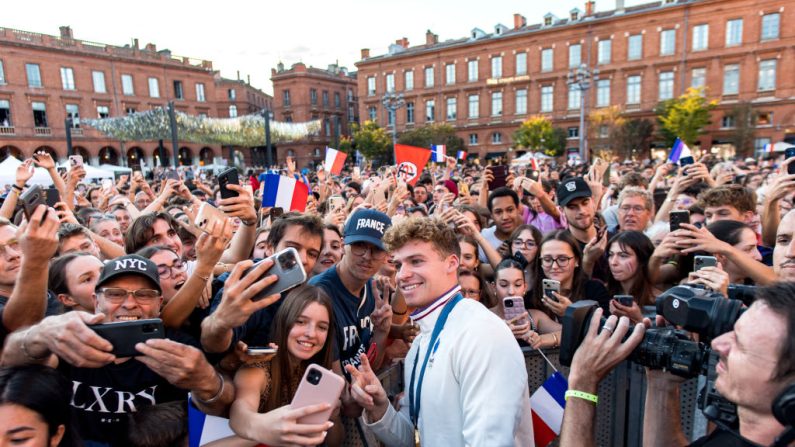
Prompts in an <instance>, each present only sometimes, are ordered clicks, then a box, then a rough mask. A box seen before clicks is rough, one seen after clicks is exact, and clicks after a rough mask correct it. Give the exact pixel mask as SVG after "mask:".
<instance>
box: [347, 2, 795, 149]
mask: <svg viewBox="0 0 795 447" xmlns="http://www.w3.org/2000/svg"><path fill="white" fill-rule="evenodd" d="M610 6H613V4H612V2H611V4H610ZM792 6H793V5H792V4H791V3H789V2H788V1H786V0H756V1H749V0H678V1H677V0H663V1H661V2H660V1H658V2H655V3H648V4H644V5H639V6H634V7H624V2H623V0H617V1H616V2H615V9H613V10H609V11H596V9H595V8H596V5H595V2H593V1H587V2H586V3H585V5H584V11H583V10H580V9H579V8H574V9H572V10H571V12H570V14H569V16H568V17H565V18H557V17H555V16H554V15H552V14H547V15H545V16H544V17H539V19H541V20H542V21H541V23H539V24H534V25H527V20H526V19H525V17H523V16H521V15H520V14H514V20H513V27H507V26H504V25H502V24H497V25H496V26H495V27H494V30H493V32H490V33H488V32H485V31H483V30H481V29H478V28H475V29H473V30H472V32H471V33H470V35H469V36H467V37H463V38H459V39H452V40H446V41H440V40H439V37H438V36H437V35H435V34H433V33H432V32H431V31H430V30H429V31H428V32H427V34H426V41H425V42H424V44H422V45H415V46H410V45H409V42H408V40H407V39H406V38H403V39H398V40H397V41H396V43H395V44H393V45H390V47H389V52H388V54H384V55H379V56H372V57H371V56H370V54H369V50H368V49H363V50H362V54H361V58H362V60H361V61H359V62H358V63H357V64H356V66H357V68H358V77H359V79H360V83H359V91H358V92H359V107H360V110H361V113H362V115H363V117H364V119H371V120H375V121H376V122H378V123H379V124H380V125H381V126H389V127H390V128H391V122H392V117H390V116H388V112H387V111H386V110H385V109H384V107H383V106H382V104H381V98H382V97H383V95H384V93H385V92H387V91H394V92H397V93H402V94H403V95H404V97H405V99H406V102H407V104H406V107H404V108H402V109H400V110H398V112H397V113H396V115H397V116H396V125H397V130H398V131H403V130H405V129H411V128H413V127H415V126H423V125H425V124H426V123H428V122H432V121H434V122H448V123H450V124H452V125H453V126H455V128H456V129H457V132H458V135H459V136H460V137H462V138H463V139H464V141H465V143H466V144H467V145H468V146H469V151H470V154H477V155H480V156H486V155H487V154H492V155H493V154H499V153H505V152H506V151H508V150H510V148H511V146H512V141H511V138H512V134H513V132H514V131H515V130H516V129H517V127H518V126H519V124H520V123H521V122H522V121H524V120H525V119H527V117H528V116H530V115H534V114H542V115H545V116H547V117H549V118H550V119H551V120H552V121H553V124H554V125H555V126H558V127H561V128H563V129H566V130H567V132H568V136H569V139H568V140H567V141H568V144H567V147H568V148H569V150H570V151H571V150H573V151H576V150H577V148H578V146H579V141H578V136H579V132H580V129H579V117H580V95H581V94H584V95H586V97H585V103H586V105H587V106H586V107H587V110H588V111H591V110H595V109H600V108H604V107H607V106H610V105H618V106H620V107H621V108H622V110H623V112H624V114H625V116H626V117H627V118H630V119H632V118H650V119H653V118H654V115H653V109H654V107H655V106H656V105H657V104H658V103H659V101H661V100H663V99H668V98H672V97H676V96H678V95H680V94H682V93H684V92H685V90H686V89H687V88H688V87H690V86H704V87H706V88H707V90H706V95H707V97H708V98H709V99H715V100H717V101H718V102H719V105H718V107H717V109H716V110H715V111H714V114H713V118H712V124H711V126H710V127H709V128H707V129H706V133H705V134H704V135H703V136H702V137H701V138H700V142H699V145H700V147H701V148H711V147H714V146H716V145H717V146H721V145H725V143H727V142H728V141H729V140H730V134H731V133H732V131H733V128H734V127H735V124H736V123H735V122H734V121H733V116H732V114H731V111H732V109H733V108H734V107H736V105H737V104H739V103H741V102H748V103H750V104H751V105H752V107H753V110H754V112H755V116H756V133H755V137H756V141H755V145H756V147H757V148H761V147H763V146H764V144H766V143H769V142H771V141H772V142H776V141H781V140H788V141H793V142H795V76H792V73H793V72H795V30H793V29H792V28H790V27H787V26H782V25H783V24H786V23H793V22H794V21H795V8H793V7H792ZM581 64H587V65H588V66H589V67H590V68H598V69H599V71H600V73H599V77H598V80H596V81H595V82H593V83H592V86H591V88H590V89H589V90H585V91H580V90H578V89H576V88H570V87H569V86H568V84H567V75H568V73H569V70H570V69H571V68H572V67H577V66H579V65H581Z"/></svg>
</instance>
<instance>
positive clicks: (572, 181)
mask: <svg viewBox="0 0 795 447" xmlns="http://www.w3.org/2000/svg"><path fill="white" fill-rule="evenodd" d="M592 195H593V193H592V192H591V187H590V186H588V183H586V182H585V179H583V178H582V177H573V178H572V177H570V178H567V179H565V180H563V181H561V182H560V184H559V185H558V191H557V196H558V204H559V205H560V206H566V205H568V203H569V202H571V201H572V200H574V199H579V198H581V197H591V196H592Z"/></svg>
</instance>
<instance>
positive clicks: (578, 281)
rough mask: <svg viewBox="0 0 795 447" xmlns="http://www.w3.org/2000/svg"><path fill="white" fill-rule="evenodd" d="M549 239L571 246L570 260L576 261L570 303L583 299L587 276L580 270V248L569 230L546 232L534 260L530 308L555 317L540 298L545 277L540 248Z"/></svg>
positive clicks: (542, 293)
mask: <svg viewBox="0 0 795 447" xmlns="http://www.w3.org/2000/svg"><path fill="white" fill-rule="evenodd" d="M549 241H560V242H564V243H565V244H566V245H568V246H569V248H571V253H572V254H573V255H574V259H573V260H572V261H571V262H576V263H577V267H575V268H574V273H573V274H572V281H571V296H570V297H569V299H570V300H571V302H572V303H574V302H577V301H580V300H582V299H585V297H584V296H583V293H584V292H585V287H584V286H585V282H586V281H587V280H588V276H587V275H586V274H585V273H584V272H583V271H582V250H580V244H578V243H577V239H575V238H574V236H572V235H571V233H570V232H569V230H555V231H553V232H551V233H547V235H546V236H544V239H542V240H541V244H540V245H539V246H538V260H539V262H536V268H535V271H536V277H535V285H534V287H533V291H532V296H533V299H532V303H531V304H532V308H533V309H538V310H541V311H543V312H544V313H546V314H547V315H549V316H550V317H555V318H556V316H555V314H553V313H552V311H551V310H549V308H547V306H544V305H543V304H542V303H541V298H542V297H543V295H544V288H543V285H542V281H543V280H544V279H545V278H546V275H545V274H544V269H543V267H542V266H541V264H542V262H541V249H542V248H543V247H544V244H546V243H547V242H549Z"/></svg>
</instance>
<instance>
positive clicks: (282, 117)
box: [271, 62, 359, 167]
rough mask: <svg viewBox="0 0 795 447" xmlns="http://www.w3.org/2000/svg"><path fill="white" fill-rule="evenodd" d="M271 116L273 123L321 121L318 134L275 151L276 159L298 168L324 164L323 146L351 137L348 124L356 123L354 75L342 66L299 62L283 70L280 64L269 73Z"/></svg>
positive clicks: (332, 144) (333, 144) (324, 153)
mask: <svg viewBox="0 0 795 447" xmlns="http://www.w3.org/2000/svg"><path fill="white" fill-rule="evenodd" d="M271 81H273V103H274V104H273V114H274V119H275V120H276V121H284V122H296V123H298V122H305V121H312V120H317V119H319V120H322V125H321V130H320V133H319V134H318V135H314V136H312V137H310V138H308V139H305V140H302V141H297V142H294V143H287V144H281V145H279V146H278V147H277V148H276V154H277V160H278V161H279V162H283V161H284V160H285V159H286V157H288V156H292V157H295V158H296V161H297V163H298V166H300V167H303V166H309V165H315V164H317V163H318V162H321V161H323V158H324V157H325V155H326V151H325V147H326V146H330V147H336V146H337V144H338V142H339V140H340V138H342V137H343V136H350V132H351V124H352V123H355V122H358V121H359V99H358V97H357V94H356V91H357V86H356V73H349V72H348V71H347V70H346V69H345V67H339V66H337V65H329V67H328V68H327V69H321V68H315V67H307V66H306V65H304V64H303V63H301V62H299V63H296V64H294V65H293V66H292V67H291V68H289V69H285V68H284V65H283V64H281V63H279V64H278V66H277V68H276V69H273V70H271Z"/></svg>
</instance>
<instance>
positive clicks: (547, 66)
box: [541, 48, 554, 71]
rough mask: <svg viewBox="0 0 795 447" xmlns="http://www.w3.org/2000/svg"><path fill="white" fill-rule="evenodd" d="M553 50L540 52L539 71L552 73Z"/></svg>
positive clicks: (546, 49) (548, 49) (547, 49)
mask: <svg viewBox="0 0 795 447" xmlns="http://www.w3.org/2000/svg"><path fill="white" fill-rule="evenodd" d="M553 56H554V53H553V50H552V48H545V49H543V50H541V71H552V69H553V68H554V65H553V61H552V59H553Z"/></svg>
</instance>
